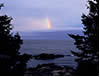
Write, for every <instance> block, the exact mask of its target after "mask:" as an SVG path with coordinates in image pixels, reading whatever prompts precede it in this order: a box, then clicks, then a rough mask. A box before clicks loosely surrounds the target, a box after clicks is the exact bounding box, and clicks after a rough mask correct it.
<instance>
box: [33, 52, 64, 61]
mask: <svg viewBox="0 0 100 77" xmlns="http://www.w3.org/2000/svg"><path fill="white" fill-rule="evenodd" d="M33 57H34V59H36V60H50V59H56V58H61V57H64V55H59V54H56V55H55V54H48V53H41V54H39V55H35V56H33Z"/></svg>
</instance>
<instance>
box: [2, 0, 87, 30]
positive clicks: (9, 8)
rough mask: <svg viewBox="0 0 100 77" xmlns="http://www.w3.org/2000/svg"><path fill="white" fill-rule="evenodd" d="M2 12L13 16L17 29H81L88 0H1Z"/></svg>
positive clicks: (15, 28) (13, 22)
mask: <svg viewBox="0 0 100 77" xmlns="http://www.w3.org/2000/svg"><path fill="white" fill-rule="evenodd" d="M2 2H3V3H4V5H5V7H4V8H2V10H1V11H2V13H3V14H7V15H8V16H11V17H12V18H13V21H12V24H13V25H14V30H16V31H33V30H48V23H47V19H49V20H50V23H51V30H53V29H61V30H62V29H80V28H81V27H82V26H81V25H82V24H81V23H82V22H81V16H82V13H86V11H87V9H86V4H87V0H1V3H2Z"/></svg>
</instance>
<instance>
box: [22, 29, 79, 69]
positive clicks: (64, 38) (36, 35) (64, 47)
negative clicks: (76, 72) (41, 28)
mask: <svg viewBox="0 0 100 77" xmlns="http://www.w3.org/2000/svg"><path fill="white" fill-rule="evenodd" d="M74 34H75V33H74ZM21 36H22V39H23V45H22V46H21V48H20V52H21V54H24V53H27V54H31V55H37V54H41V53H52V54H62V55H65V57H64V58H57V59H54V60H35V59H30V60H29V61H28V62H27V67H28V68H29V67H36V66H37V65H38V64H44V63H46V64H47V63H55V64H57V65H64V66H65V65H67V66H72V67H76V66H77V63H76V62H75V61H74V60H75V58H76V57H75V56H73V55H72V53H71V50H74V51H76V52H79V50H78V49H77V48H76V47H75V45H74V40H72V39H71V38H70V37H69V36H68V35H67V32H65V31H58V32H57V31H55V32H31V33H26V34H25V33H24V34H22V33H21Z"/></svg>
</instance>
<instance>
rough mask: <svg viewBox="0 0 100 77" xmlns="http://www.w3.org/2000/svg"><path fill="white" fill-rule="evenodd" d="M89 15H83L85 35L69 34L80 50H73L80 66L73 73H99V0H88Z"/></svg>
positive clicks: (87, 74) (89, 74) (86, 74)
mask: <svg viewBox="0 0 100 77" xmlns="http://www.w3.org/2000/svg"><path fill="white" fill-rule="evenodd" d="M88 3H89V5H88V7H87V8H88V9H89V14H88V15H84V14H83V15H82V23H83V24H84V31H83V33H84V35H83V36H80V35H73V34H69V36H70V37H71V38H73V39H74V40H75V43H74V44H75V45H76V47H77V48H78V49H79V50H80V52H75V51H72V53H73V54H74V55H75V56H77V58H76V59H75V60H76V61H77V62H78V67H77V69H76V71H75V72H74V73H73V75H80V76H82V75H85V76H92V75H94V76H97V75H98V74H99V0H88Z"/></svg>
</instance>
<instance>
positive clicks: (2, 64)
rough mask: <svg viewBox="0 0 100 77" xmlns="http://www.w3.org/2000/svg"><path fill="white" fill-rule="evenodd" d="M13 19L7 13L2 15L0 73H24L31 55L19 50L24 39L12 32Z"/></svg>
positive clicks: (0, 22)
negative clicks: (21, 52)
mask: <svg viewBox="0 0 100 77" xmlns="http://www.w3.org/2000/svg"><path fill="white" fill-rule="evenodd" d="M2 6H3V4H0V9H1V7H2ZM11 20H12V18H11V17H8V16H7V15H3V16H0V75H24V72H25V71H26V62H27V61H28V60H29V58H30V56H29V55H26V54H24V55H20V53H19V52H18V51H19V49H20V46H21V44H22V43H23V41H22V40H21V37H20V35H19V34H18V33H16V34H15V35H14V34H13V33H11V30H12V28H13V26H12V24H11Z"/></svg>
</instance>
